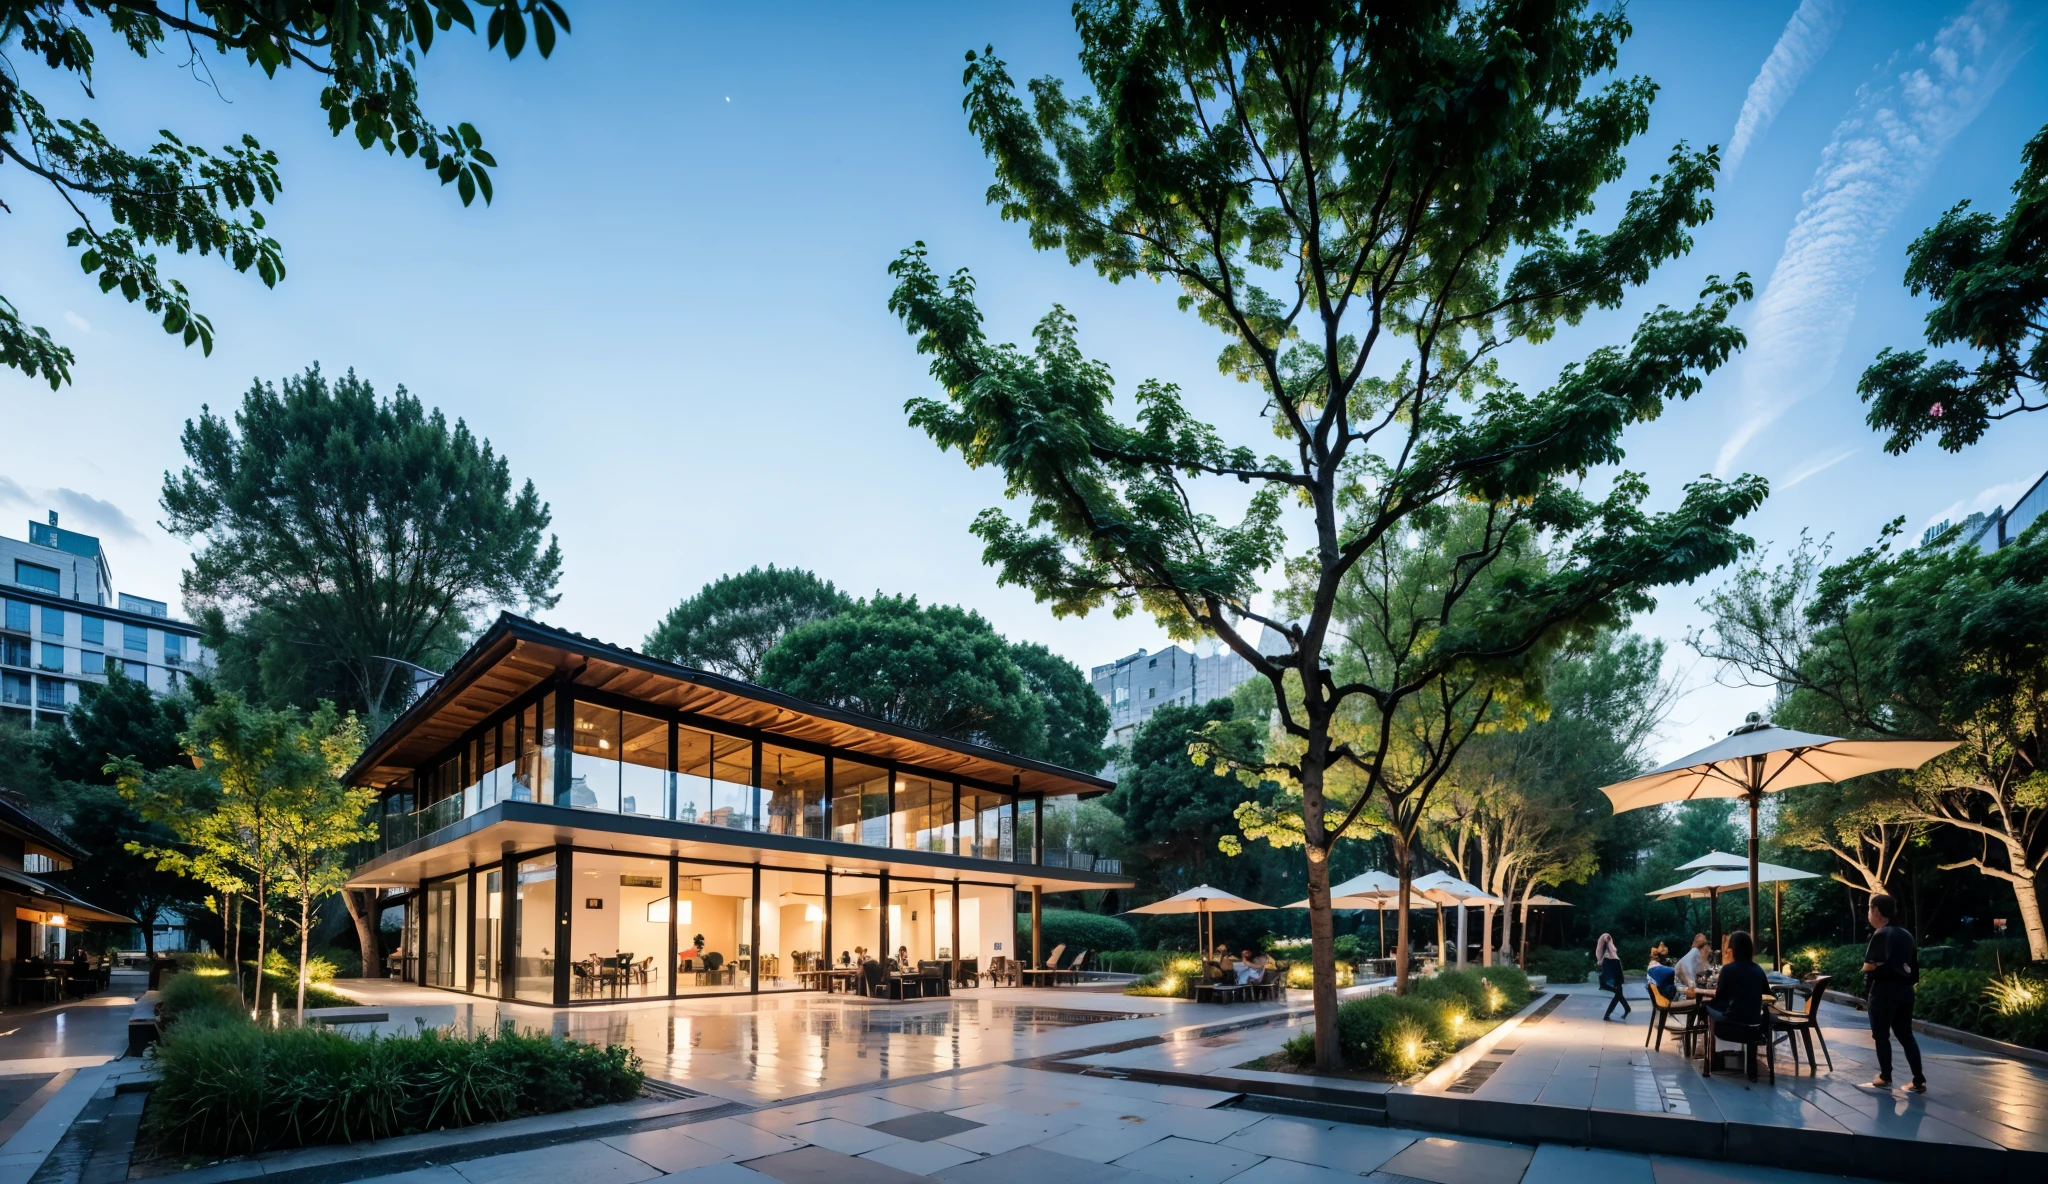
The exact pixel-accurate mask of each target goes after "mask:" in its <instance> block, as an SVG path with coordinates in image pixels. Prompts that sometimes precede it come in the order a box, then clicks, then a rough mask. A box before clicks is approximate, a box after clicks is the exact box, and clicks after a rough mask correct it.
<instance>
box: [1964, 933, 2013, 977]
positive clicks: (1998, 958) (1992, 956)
mask: <svg viewBox="0 0 2048 1184" xmlns="http://www.w3.org/2000/svg"><path fill="white" fill-rule="evenodd" d="M2026 962H2027V943H2026V941H2025V940H2024V939H2022V938H2013V937H2006V938H1997V937H1987V938H1985V939H1984V940H1983V941H1980V942H1978V943H1977V944H1975V945H1973V946H1971V947H1970V965H1971V966H1972V967H1974V968H1976V969H1978V970H1993V971H2004V970H2011V969H2014V968H2015V967H2019V966H2024V965H2026Z"/></svg>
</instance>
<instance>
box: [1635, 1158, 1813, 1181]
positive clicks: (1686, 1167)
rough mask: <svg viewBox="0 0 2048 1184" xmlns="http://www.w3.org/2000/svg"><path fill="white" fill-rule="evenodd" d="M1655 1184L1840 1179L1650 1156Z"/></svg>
mask: <svg viewBox="0 0 2048 1184" xmlns="http://www.w3.org/2000/svg"><path fill="white" fill-rule="evenodd" d="M1650 1164H1651V1168H1652V1170H1653V1171H1654V1172H1655V1173H1656V1184H1842V1177H1840V1176H1823V1175H1817V1174H1815V1173H1812V1172H1793V1171H1787V1170H1785V1169H1784V1168H1768V1167H1758V1166H1755V1165H1753V1164H1746V1163H1720V1162H1717V1161H1713V1160H1705V1159H1666V1158H1665V1157H1663V1156H1661V1155H1659V1156H1652V1157H1651V1159H1650Z"/></svg>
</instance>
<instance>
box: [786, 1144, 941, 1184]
mask: <svg viewBox="0 0 2048 1184" xmlns="http://www.w3.org/2000/svg"><path fill="white" fill-rule="evenodd" d="M746 1166H747V1167H750V1168H752V1169H753V1170H755V1171H757V1172H759V1173H761V1174H762V1175H764V1176H770V1177H773V1178H774V1179H777V1180H780V1181H782V1184H918V1182H919V1181H921V1180H923V1179H924V1177H922V1176H915V1175H912V1174H911V1173H909V1172H906V1171H904V1170H903V1169H902V1168H892V1167H890V1166H889V1165H888V1164H886V1163H879V1162H877V1161H875V1160H872V1159H858V1158H856V1157H854V1156H851V1155H844V1154H841V1153H840V1152H837V1151H834V1150H832V1149H830V1148H828V1147H799V1148H798V1149H796V1150H795V1151H779V1152H777V1153H775V1154H774V1155H764V1156H762V1157H761V1158H759V1159H750V1160H748V1161H747V1162H746Z"/></svg>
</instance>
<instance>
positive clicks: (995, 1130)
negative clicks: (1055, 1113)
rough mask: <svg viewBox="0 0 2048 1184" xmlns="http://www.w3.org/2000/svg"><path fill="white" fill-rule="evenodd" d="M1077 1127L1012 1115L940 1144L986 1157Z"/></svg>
mask: <svg viewBox="0 0 2048 1184" xmlns="http://www.w3.org/2000/svg"><path fill="white" fill-rule="evenodd" d="M992 1117H993V1116H992ZM1074 1126H1075V1124H1074V1123H1072V1122H1069V1121H1067V1120H1065V1119H1053V1118H1041V1117H1039V1116H1038V1115H1036V1114H1018V1113H1016V1112H1015V1111H1011V1112H1010V1114H1009V1117H1008V1119H1001V1118H997V1119H995V1120H994V1121H990V1122H988V1123H987V1124H986V1125H984V1126H981V1127H979V1128H977V1129H975V1130H971V1131H961V1132H960V1133H959V1134H957V1135H947V1136H946V1137H945V1138H943V1139H941V1140H939V1141H940V1142H942V1143H950V1144H952V1145H953V1146H955V1147H964V1148H966V1149H967V1150H969V1151H977V1152H980V1153H981V1154H983V1155H1001V1154H1003V1153H1004V1152H1006V1151H1015V1150H1016V1149H1017V1148H1019V1147H1028V1146H1030V1145H1031V1144H1033V1143H1038V1142H1043V1141H1044V1140H1046V1139H1049V1138H1051V1137H1052V1136H1054V1135H1057V1134H1059V1133H1060V1132H1061V1131H1069V1130H1072V1129H1074Z"/></svg>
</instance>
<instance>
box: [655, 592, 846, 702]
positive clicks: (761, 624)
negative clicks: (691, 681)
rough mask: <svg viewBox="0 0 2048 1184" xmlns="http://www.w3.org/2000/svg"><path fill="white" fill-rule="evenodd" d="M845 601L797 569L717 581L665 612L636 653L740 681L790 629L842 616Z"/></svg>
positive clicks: (757, 674) (750, 677)
mask: <svg viewBox="0 0 2048 1184" xmlns="http://www.w3.org/2000/svg"><path fill="white" fill-rule="evenodd" d="M852 604H853V598H852V597H850V596H848V595H847V594H846V593H844V592H841V591H840V590H839V589H837V588H835V587H833V586H832V581H830V580H822V579H819V578H818V577H817V576H816V575H814V574H813V573H811V572H808V571H805V570H804V569H803V568H800V567H789V568H778V567H776V566H775V565H774V564H772V563H771V564H769V565H768V566H767V567H766V568H760V567H750V568H748V569H747V570H745V571H743V572H738V573H735V574H733V575H725V576H720V577H719V578H717V579H715V580H713V581H711V582H710V583H708V584H706V585H704V587H703V588H702V589H700V590H699V591H698V592H697V594H696V595H695V596H690V597H687V598H685V599H684V600H683V601H682V602H681V603H680V604H678V605H676V606H675V607H674V608H672V609H670V610H669V613H668V616H666V617H663V618H662V621H661V624H659V625H656V626H655V627H654V632H652V633H649V634H648V635H647V640H646V642H644V643H643V648H645V649H646V651H647V653H648V654H649V655H651V656H653V657H656V658H660V659H662V660H663V661H667V662H678V663H681V664H682V665H684V666H696V667H699V668H701V669H704V670H710V671H713V672H715V673H718V674H724V675H728V676H730V677H732V678H739V679H745V680H746V681H748V682H759V681H761V661H762V659H764V658H766V657H767V656H768V651H769V650H772V649H774V648H775V643H776V642H778V641H781V640H782V638H783V635H784V634H786V633H788V632H789V631H790V630H792V629H797V628H800V627H802V626H804V625H808V624H810V623H811V622H812V621H818V620H823V619H824V618H826V617H830V616H833V615H835V614H837V613H840V612H843V611H845V610H846V609H847V608H848V607H850V606H851V605H852Z"/></svg>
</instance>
